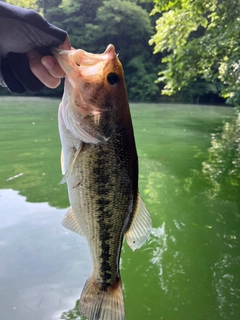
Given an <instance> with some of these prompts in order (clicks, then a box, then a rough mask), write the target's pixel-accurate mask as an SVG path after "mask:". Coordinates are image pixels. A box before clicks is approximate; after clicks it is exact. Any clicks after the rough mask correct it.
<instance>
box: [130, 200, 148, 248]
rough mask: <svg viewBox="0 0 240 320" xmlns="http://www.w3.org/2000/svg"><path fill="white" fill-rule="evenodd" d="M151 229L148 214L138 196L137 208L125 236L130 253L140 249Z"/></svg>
mask: <svg viewBox="0 0 240 320" xmlns="http://www.w3.org/2000/svg"><path fill="white" fill-rule="evenodd" d="M151 229H152V221H151V217H150V214H149V212H148V210H147V208H146V206H145V204H144V202H143V200H142V198H141V197H140V195H139V194H138V199H137V207H136V210H135V214H134V217H133V220H132V223H131V225H130V228H129V229H128V231H127V232H126V234H125V237H126V241H127V244H128V245H129V247H130V248H131V249H132V251H134V250H136V249H138V248H140V247H141V246H142V245H143V244H144V242H145V241H146V240H147V238H148V236H149V234H150V232H151Z"/></svg>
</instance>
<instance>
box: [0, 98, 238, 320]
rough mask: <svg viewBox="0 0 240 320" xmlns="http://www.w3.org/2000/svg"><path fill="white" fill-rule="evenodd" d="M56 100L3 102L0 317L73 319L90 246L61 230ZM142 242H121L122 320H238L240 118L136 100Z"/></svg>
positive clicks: (63, 200)
mask: <svg viewBox="0 0 240 320" xmlns="http://www.w3.org/2000/svg"><path fill="white" fill-rule="evenodd" d="M58 104H59V101H57V100H50V99H35V98H11V99H9V98H1V101H0V132H1V133H0V134H1V135H0V137H1V138H0V150H1V152H0V206H1V214H0V319H1V320H23V319H24V320H55V319H68V320H70V319H80V317H79V316H78V313H77V312H76V310H75V304H76V302H77V300H78V299H79V296H80V293H81V290H82V288H83V286H84V283H85V280H86V278H87V277H88V275H89V273H90V270H91V259H90V256H89V251H88V248H87V244H86V241H85V240H84V239H83V238H82V237H80V236H78V235H76V234H73V233H71V232H68V231H67V230H66V229H64V228H63V227H61V220H62V217H63V216H64V214H65V213H66V210H67V209H66V208H67V207H68V199H67V192H66V186H65V185H60V184H59V181H60V180H61V171H60V142H59V137H58V131H57V108H58ZM131 112H132V118H133V124H134V130H135V137H136V142H137V149H138V154H139V162H140V192H141V195H142V197H143V198H144V200H145V203H146V205H147V207H148V209H149V211H150V213H151V216H152V221H153V230H152V234H151V236H150V239H149V240H148V242H147V243H146V244H145V245H144V246H143V247H142V248H141V249H140V250H137V251H135V252H134V253H132V252H131V250H130V249H129V248H128V247H127V245H126V244H124V245H123V251H122V256H121V274H122V280H123V286H124V297H125V307H126V320H150V319H154V320H160V319H164V320H185V319H186V320H187V319H196V320H198V319H199V320H200V319H201V320H202V319H204V320H205V319H209V320H214V319H216V320H218V319H234V320H235V319H240V244H239V230H240V118H237V116H236V115H234V111H233V109H232V108H227V107H210V106H202V107H199V106H191V105H155V104H132V105H131Z"/></svg>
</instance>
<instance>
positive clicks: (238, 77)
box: [150, 0, 240, 105]
mask: <svg viewBox="0 0 240 320" xmlns="http://www.w3.org/2000/svg"><path fill="white" fill-rule="evenodd" d="M154 2H155V7H154V9H153V11H152V14H155V13H158V14H159V13H160V14H161V16H160V18H159V19H158V20H157V21H156V33H155V35H154V36H153V37H152V38H151V40H150V44H151V45H154V53H157V52H162V53H163V59H162V62H163V63H164V64H165V67H164V69H163V70H162V71H161V72H160V73H159V78H158V80H159V81H163V82H165V87H164V89H163V93H164V94H167V95H172V94H174V93H176V92H178V91H180V90H181V89H182V88H184V87H187V86H188V85H189V84H190V83H192V82H193V81H196V80H197V79H198V78H201V79H204V80H205V81H207V82H210V83H211V82H215V83H217V84H218V85H219V82H220V83H221V95H222V96H223V97H225V98H228V101H229V102H230V103H232V104H234V105H239V104H240V37H239V33H240V23H239V22H240V0H231V1H229V0H195V1H192V0H154Z"/></svg>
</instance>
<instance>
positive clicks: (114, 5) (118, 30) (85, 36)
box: [45, 0, 159, 101]
mask: <svg viewBox="0 0 240 320" xmlns="http://www.w3.org/2000/svg"><path fill="white" fill-rule="evenodd" d="M51 1H53V0H51ZM137 2H138V1H133V0H132V1H127V0H107V1H103V0H79V1H74V0H63V1H62V2H61V3H60V4H59V5H58V7H57V8H52V7H50V8H48V9H47V10H46V15H45V17H46V18H47V20H49V21H50V22H51V23H54V24H55V25H57V26H59V27H60V28H63V29H65V30H67V31H68V33H69V36H70V39H71V43H72V46H73V47H75V48H82V49H84V50H86V51H89V52H93V53H101V52H103V51H104V50H105V49H106V47H107V45H108V44H110V43H112V44H113V45H114V46H115V49H116V52H117V53H118V54H119V58H120V60H121V62H122V64H123V68H124V72H125V80H126V84H127V88H128V95H129V99H130V100H135V101H136V100H137V101H149V100H154V99H156V98H157V96H158V92H159V88H158V85H157V84H156V83H154V80H155V77H156V64H155V60H154V59H153V58H152V57H153V55H152V50H151V48H150V47H149V45H148V40H149V38H150V36H151V34H152V33H153V28H152V25H151V20H150V17H149V13H148V12H147V11H146V10H145V9H144V8H142V7H141V6H140V5H138V4H137Z"/></svg>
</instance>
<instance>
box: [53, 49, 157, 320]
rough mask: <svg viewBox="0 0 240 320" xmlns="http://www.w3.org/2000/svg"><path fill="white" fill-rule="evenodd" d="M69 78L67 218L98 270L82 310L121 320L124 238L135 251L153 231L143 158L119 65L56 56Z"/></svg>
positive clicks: (113, 59) (63, 129)
mask: <svg viewBox="0 0 240 320" xmlns="http://www.w3.org/2000/svg"><path fill="white" fill-rule="evenodd" d="M54 55H55V56H56V58H57V59H58V61H59V63H60V65H61V67H62V69H63V70H64V71H65V72H66V79H65V89H64V95H63V100H62V103H61V104H60V108H59V132H60V138H61V143H62V156H61V162H62V173H63V175H64V178H63V181H64V182H65V181H66V182H67V185H68V194H69V201H70V204H71V208H70V210H69V212H68V213H67V215H66V216H65V218H64V220H63V225H64V226H65V227H67V228H68V229H70V230H72V231H74V232H77V233H79V234H81V235H83V236H85V237H86V239H87V241H88V245H89V248H90V252H91V256H92V262H93V270H92V273H91V276H90V278H89V279H88V280H87V282H86V284H85V287H84V289H83V292H82V295H81V298H80V302H79V307H80V312H81V314H83V315H85V316H86V317H87V318H88V319H89V320H97V319H101V320H124V319H125V312H124V302H123V293H122V285H121V278H120V271H119V259H120V253H121V246H122V241H123V237H124V235H125V236H126V240H127V243H128V244H129V246H130V247H131V248H132V249H133V250H135V249H136V248H138V247H140V246H141V245H142V244H143V243H144V242H145V240H146V239H147V237H148V235H149V233H150V230H151V219H150V216H149V213H148V211H147V209H146V207H145V205H144V203H143V201H142V200H141V198H140V196H139V195H138V158H137V152H136V146H135V140H134V133H133V127H132V121H131V116H130V111H129V105H128V100H127V93H126V88H125V83H124V76H123V70H122V66H121V63H120V61H119V59H118V57H117V55H116V54H115V50H114V47H113V46H112V45H109V46H108V47H107V49H106V51H105V52H104V53H103V54H99V55H96V54H91V53H87V52H85V51H83V50H72V51H56V50H55V51H54Z"/></svg>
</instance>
